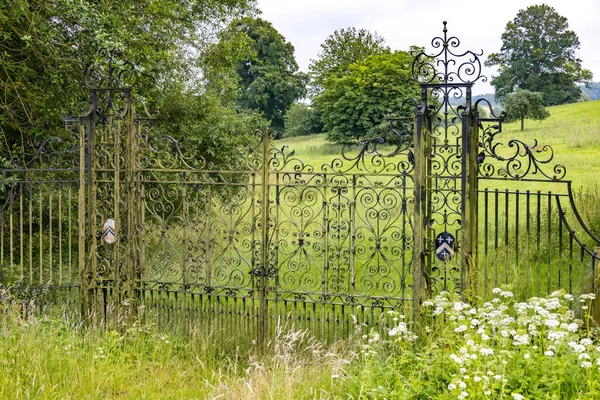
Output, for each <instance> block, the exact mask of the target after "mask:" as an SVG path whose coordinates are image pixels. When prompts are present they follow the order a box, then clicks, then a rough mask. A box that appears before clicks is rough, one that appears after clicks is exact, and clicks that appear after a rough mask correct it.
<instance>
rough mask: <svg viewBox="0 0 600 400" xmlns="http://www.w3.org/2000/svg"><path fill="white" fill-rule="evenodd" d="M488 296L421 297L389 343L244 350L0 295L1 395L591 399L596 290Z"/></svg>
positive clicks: (299, 335) (372, 340) (359, 339)
mask: <svg viewBox="0 0 600 400" xmlns="http://www.w3.org/2000/svg"><path fill="white" fill-rule="evenodd" d="M494 292H495V295H496V297H495V299H494V300H493V301H491V302H488V303H484V304H479V305H478V306H472V305H469V304H466V303H463V302H462V301H460V299H458V298H454V297H453V296H451V295H449V294H448V293H445V292H444V293H442V294H441V295H440V296H438V297H436V298H435V299H433V301H431V302H429V303H426V304H425V312H424V315H423V320H422V321H423V322H422V324H421V325H419V326H418V327H417V328H416V331H415V332H416V334H415V333H413V331H411V330H410V329H409V328H410V327H409V326H408V325H407V324H406V323H405V322H404V319H403V317H402V316H401V315H398V314H396V315H395V317H394V320H395V321H396V322H395V326H394V327H393V328H392V329H391V330H390V331H389V337H390V339H384V338H383V336H381V335H380V334H379V333H376V332H375V331H372V332H371V333H370V334H368V335H363V336H356V335H355V336H353V337H351V338H350V339H348V340H346V341H343V342H338V343H336V344H335V345H333V346H332V347H329V348H324V347H323V346H322V345H321V344H319V343H318V342H317V341H315V340H314V339H312V338H311V337H310V336H309V335H308V334H307V333H306V332H304V331H296V330H294V329H283V328H280V329H278V330H277V332H276V334H275V336H274V337H273V339H272V340H271V341H270V342H269V343H268V344H267V345H266V346H265V348H264V349H258V348H249V349H248V348H246V349H241V348H239V347H236V346H235V341H236V339H238V338H235V337H230V338H229V339H227V340H226V341H225V342H223V341H218V340H217V339H216V338H214V337H206V336H203V334H202V332H192V333H191V334H189V335H186V336H169V335H166V334H164V333H162V332H160V330H158V329H157V328H156V327H155V326H147V325H142V324H139V323H130V324H127V325H122V326H120V327H119V328H116V329H105V330H98V329H93V328H86V327H84V326H83V324H81V323H77V322H75V321H69V320H67V319H64V318H52V317H49V316H38V317H28V318H24V317H23V313H22V309H21V307H18V306H14V305H13V303H11V301H10V298H9V296H8V293H7V292H6V291H4V292H3V293H2V297H3V300H2V303H1V304H0V305H1V306H2V307H1V309H0V310H1V312H2V314H1V315H0V316H1V317H2V321H1V322H2V331H1V337H0V369H1V371H2V373H1V374H0V398H6V399H13V398H26V399H27V398H36V399H57V398H60V399H83V398H85V399H403V398H407V399H428V398H442V399H453V398H459V399H464V398H467V397H468V398H469V399H470V398H475V399H480V398H481V399H501V398H513V399H523V398H528V399H529V398H531V399H540V398H549V399H552V398H557V399H558V398H561V399H563V398H565V399H567V398H569V399H570V398H573V399H575V398H597V396H598V395H599V394H600V347H599V343H598V342H597V339H596V337H597V336H596V334H597V330H596V328H593V327H591V326H590V323H589V322H590V320H589V318H588V314H587V311H589V306H590V303H591V302H592V298H591V297H590V296H582V298H581V300H582V302H581V303H579V302H578V301H577V300H578V299H574V298H573V297H572V296H570V295H568V294H566V293H565V292H564V291H559V292H555V293H553V294H552V295H550V296H548V297H546V298H533V299H530V300H529V301H527V302H524V303H517V302H515V301H514V297H513V295H512V293H510V292H509V291H507V290H500V289H497V290H495V291H494ZM578 304H579V305H580V306H577V305H578ZM573 306H575V308H578V309H579V310H580V313H579V314H580V315H581V317H580V319H576V314H575V313H574V312H572V311H570V310H571V309H572V308H573ZM288 328H289V327H288ZM359 331H360V330H358V329H357V332H359Z"/></svg>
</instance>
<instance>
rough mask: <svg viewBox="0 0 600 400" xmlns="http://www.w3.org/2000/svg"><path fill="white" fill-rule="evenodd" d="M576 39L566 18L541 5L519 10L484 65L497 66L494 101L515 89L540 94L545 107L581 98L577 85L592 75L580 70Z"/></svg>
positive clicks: (577, 39)
mask: <svg viewBox="0 0 600 400" xmlns="http://www.w3.org/2000/svg"><path fill="white" fill-rule="evenodd" d="M578 48H579V38H578V37H577V34H575V32H574V31H572V30H570V29H569V24H568V22H567V19H566V18H565V17H563V16H561V15H559V14H558V13H557V12H556V11H555V10H554V8H552V7H550V6H547V5H545V4H542V5H534V6H530V7H528V8H527V9H525V10H520V11H519V12H518V14H517V16H516V17H515V19H514V20H513V21H511V22H509V23H508V24H507V25H506V30H505V32H504V33H503V34H502V48H501V49H500V52H499V53H493V54H490V56H489V58H488V59H487V61H486V65H488V66H492V65H497V66H498V67H499V71H500V74H499V75H498V76H496V77H494V78H493V79H492V82H491V83H492V86H494V87H495V89H496V98H498V99H502V98H504V97H505V96H506V95H508V94H509V93H511V92H513V91H514V90H515V89H517V88H520V89H527V90H530V91H532V92H542V93H543V95H544V105H555V104H563V103H571V102H574V101H577V100H578V99H579V97H580V89H579V87H578V86H577V85H576V83H578V82H589V81H591V79H592V73H591V72H590V71H589V70H586V69H584V68H582V66H581V60H580V59H579V58H577V56H576V54H575V52H576V50H577V49H578Z"/></svg>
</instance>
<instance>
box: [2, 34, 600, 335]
mask: <svg viewBox="0 0 600 400" xmlns="http://www.w3.org/2000/svg"><path fill="white" fill-rule="evenodd" d="M459 44H460V42H459V41H458V39H456V38H455V37H449V36H448V35H447V30H446V27H445V25H444V31H443V37H436V38H434V39H433V40H432V47H433V48H434V49H436V50H435V53H434V54H427V53H425V52H419V53H417V54H415V55H414V57H415V61H414V64H413V76H414V78H415V80H417V81H418V82H419V84H420V86H421V99H420V101H419V102H415V101H407V102H405V103H404V104H403V105H402V108H401V110H398V116H395V117H392V118H390V119H389V122H390V133H389V134H388V135H386V137H385V138H374V139H368V140H366V139H365V140H363V139H360V138H359V139H358V140H357V141H356V144H355V145H352V146H346V147H345V148H344V149H343V151H342V154H341V155H340V156H339V157H337V158H335V159H333V160H332V161H331V162H328V163H325V164H323V165H314V166H313V165H309V164H307V163H305V162H304V161H303V160H302V159H301V158H300V157H299V156H297V155H296V154H295V152H294V151H293V150H291V149H288V148H287V147H281V145H280V143H279V142H277V141H275V140H274V139H273V137H272V134H271V133H270V132H269V131H268V130H261V131H260V132H258V133H257V134H256V135H254V136H253V137H251V138H249V139H248V143H247V150H248V151H247V153H246V154H245V156H244V157H241V158H240V159H239V160H237V162H236V164H235V165H230V166H220V167H215V166H214V165H212V164H211V163H210V162H207V161H206V160H205V159H204V158H203V157H202V149H199V148H197V147H195V146H193V145H192V144H191V143H189V142H187V141H186V140H185V139H184V138H181V139H177V138H174V137H171V136H168V135H163V134H159V133H157V132H156V131H154V130H153V125H154V122H155V118H154V117H153V116H151V115H149V114H148V113H147V112H146V110H145V109H144V108H139V109H140V110H141V112H138V111H137V110H136V106H138V104H136V103H135V102H134V101H133V95H132V85H133V82H134V81H135V79H136V77H137V76H136V75H137V69H136V68H135V66H134V65H133V64H132V63H130V62H128V61H118V60H117V58H118V57H119V56H120V54H119V53H118V52H114V51H107V52H104V53H103V55H104V56H106V57H107V63H105V64H102V63H100V62H99V61H98V62H97V63H94V64H93V65H91V66H90V67H89V68H88V70H87V71H86V82H87V83H88V86H89V89H90V102H89V104H87V109H86V110H85V111H84V112H83V113H81V115H80V116H79V117H77V118H74V119H69V120H68V123H69V124H68V125H69V128H70V129H71V131H70V136H69V135H65V137H64V138H62V139H61V140H57V139H56V138H50V139H47V140H46V141H44V142H43V143H42V145H41V146H39V147H38V148H37V149H36V150H35V151H33V152H26V151H25V152H24V153H23V154H24V156H23V159H13V160H8V161H7V163H6V166H5V169H3V171H2V182H1V183H2V184H1V186H0V199H1V201H2V207H1V209H0V284H1V285H2V286H13V287H16V288H17V289H18V291H21V292H22V293H26V292H29V293H30V295H31V293H32V292H34V291H38V292H40V293H41V294H43V295H46V297H43V296H42V297H40V298H41V299H43V301H41V302H38V304H40V305H41V306H44V305H48V304H52V303H55V304H56V303H64V304H66V305H67V307H71V306H74V301H75V300H76V299H77V298H78V300H79V305H80V312H81V315H82V316H84V317H91V319H92V320H94V321H103V322H114V321H122V320H124V319H126V318H128V317H129V316H130V315H131V314H134V313H137V312H142V315H143V316H144V317H145V318H147V319H157V320H158V322H159V323H160V324H161V325H164V326H169V325H171V326H175V327H185V328H186V329H200V330H201V331H202V332H205V333H209V332H218V333H219V334H221V335H226V336H232V337H236V338H245V339H247V340H248V341H252V340H258V341H259V342H261V343H265V342H266V340H267V339H268V338H269V336H271V335H272V333H273V332H274V331H275V329H276V328H277V326H278V325H282V324H283V325H286V326H287V327H289V328H291V327H292V326H293V327H295V328H296V329H308V330H309V331H310V332H311V333H312V334H314V335H315V336H318V337H320V338H321V339H322V340H326V341H334V340H337V339H340V338H346V337H348V336H349V335H350V334H351V332H353V331H354V330H355V328H356V327H357V326H358V327H359V329H363V328H360V327H362V326H364V325H366V326H370V327H375V326H379V327H380V328H381V331H382V332H383V331H384V330H383V327H384V326H385V325H386V324H389V323H390V322H391V318H392V317H391V316H390V315H389V314H388V311H391V310H394V311H397V312H400V313H402V314H410V311H411V309H412V317H413V318H414V319H417V318H419V312H420V305H421V303H422V301H423V300H424V299H425V298H427V297H429V296H432V295H434V294H435V293H437V292H440V291H442V290H450V291H455V292H460V293H462V294H463V295H465V296H466V297H471V298H472V297H473V296H478V297H480V298H481V297H482V298H485V297H486V296H488V295H489V293H490V291H491V289H492V288H493V287H497V286H499V285H503V284H510V285H512V286H513V289H514V290H515V292H516V293H517V295H518V296H521V297H528V296H541V295H543V294H546V293H549V292H552V291H554V290H557V289H566V290H567V291H569V292H571V293H574V294H578V293H583V292H589V291H592V292H596V291H597V289H598V287H599V286H600V280H599V279H598V278H600V277H599V276H598V275H600V274H599V272H600V270H598V267H597V266H596V265H600V264H599V263H598V261H599V259H600V258H599V257H598V254H596V253H595V251H596V250H594V249H595V248H600V247H597V246H600V239H599V238H598V237H596V236H594V234H593V233H592V232H591V231H590V230H589V229H588V228H587V227H586V226H585V223H584V221H583V219H582V217H581V216H580V215H579V213H578V211H577V209H576V207H575V200H574V194H573V191H572V188H571V182H570V181H568V180H566V179H565V176H566V169H565V168H564V167H563V166H561V165H554V164H552V161H553V150H552V148H551V147H549V146H547V145H538V143H537V142H536V141H533V143H531V144H527V143H525V142H523V141H521V140H515V139H513V140H508V141H505V143H504V142H503V141H502V135H501V133H502V123H503V116H502V115H501V116H495V115H494V114H493V112H492V110H491V106H490V105H489V103H488V104H487V106H488V108H489V111H488V112H487V113H485V114H487V115H484V112H483V111H482V110H481V108H482V107H483V106H485V103H486V102H485V101H481V100H480V101H477V102H475V104H472V99H471V90H472V86H473V84H474V83H475V82H476V81H478V80H483V79H485V77H483V76H482V75H481V74H480V72H481V65H480V62H479V58H478V57H479V56H480V55H481V54H478V53H474V52H471V51H466V52H464V53H459V52H458V51H457V48H458V46H459ZM461 60H462V61H461ZM457 102H458V103H461V102H462V103H463V104H462V105H459V106H457V105H456V103H457ZM111 219H112V220H114V221H113V222H110V221H111ZM105 221H106V223H105ZM109 222H110V223H109ZM103 223H104V225H105V227H108V228H106V229H108V230H107V231H103V229H104V228H103ZM113 231H114V232H113ZM107 233H110V234H113V233H114V238H115V239H116V241H115V242H114V243H112V241H111V240H108V239H109V238H111V237H112V236H110V235H109V236H105V235H106V234H107ZM444 241H445V242H446V243H447V244H448V243H449V245H448V246H445V247H444V246H442V244H443V243H441V242H444ZM111 243H112V244H111ZM442 250H443V251H445V252H446V253H441V254H446V255H445V256H439V255H436V254H437V253H438V252H439V251H442ZM448 255H453V257H448ZM44 299H45V300H44ZM363 324H364V325H363Z"/></svg>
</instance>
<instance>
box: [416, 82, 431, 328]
mask: <svg viewBox="0 0 600 400" xmlns="http://www.w3.org/2000/svg"><path fill="white" fill-rule="evenodd" d="M415 117H416V124H415V138H414V150H415V152H414V156H415V161H414V162H415V167H414V180H415V195H414V198H415V209H414V219H413V221H414V222H413V224H414V227H413V245H414V248H413V284H412V296H413V299H412V300H413V322H414V324H415V325H418V323H419V319H420V310H421V301H422V299H423V298H424V297H425V291H426V289H427V288H426V285H425V279H424V278H425V268H426V266H427V253H426V249H427V243H426V241H427V224H426V217H427V196H428V194H427V189H428V188H427V183H428V182H429V181H428V178H427V137H428V136H429V134H428V131H427V126H428V118H427V88H425V87H421V105H420V106H419V108H418V109H417V112H416V115H415Z"/></svg>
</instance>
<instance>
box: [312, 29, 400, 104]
mask: <svg viewBox="0 0 600 400" xmlns="http://www.w3.org/2000/svg"><path fill="white" fill-rule="evenodd" d="M389 51H390V49H389V48H388V47H387V46H385V40H384V39H383V38H382V37H381V36H379V35H377V33H374V34H373V33H371V32H369V31H368V30H366V29H358V30H357V29H356V28H354V27H350V28H346V29H340V30H336V31H335V32H334V33H333V34H332V35H329V36H328V37H327V39H325V42H323V43H322V44H321V52H320V53H319V54H318V58H317V59H316V60H311V63H310V66H309V71H310V72H309V76H310V84H311V92H312V93H313V94H315V95H318V94H320V93H321V92H322V91H323V84H324V82H325V80H326V79H327V78H328V77H331V76H336V77H341V76H344V75H345V74H346V73H347V72H348V70H349V67H350V65H352V64H354V63H357V62H360V61H364V60H365V59H366V58H367V57H369V56H372V55H375V54H382V53H389Z"/></svg>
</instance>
